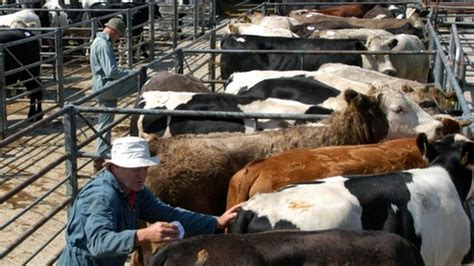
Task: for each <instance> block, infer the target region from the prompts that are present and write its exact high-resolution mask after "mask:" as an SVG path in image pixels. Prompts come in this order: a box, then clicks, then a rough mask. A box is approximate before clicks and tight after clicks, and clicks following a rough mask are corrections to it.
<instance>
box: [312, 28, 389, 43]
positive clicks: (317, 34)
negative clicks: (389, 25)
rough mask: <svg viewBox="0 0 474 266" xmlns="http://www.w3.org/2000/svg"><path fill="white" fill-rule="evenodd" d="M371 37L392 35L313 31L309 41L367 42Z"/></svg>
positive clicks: (367, 30)
mask: <svg viewBox="0 0 474 266" xmlns="http://www.w3.org/2000/svg"><path fill="white" fill-rule="evenodd" d="M371 36H393V34H392V33H390V32H388V31H386V30H380V29H337V30H315V31H314V32H313V33H312V34H311V35H310V36H309V38H310V39H336V40H344V39H357V40H361V41H367V39H368V38H369V37H371Z"/></svg>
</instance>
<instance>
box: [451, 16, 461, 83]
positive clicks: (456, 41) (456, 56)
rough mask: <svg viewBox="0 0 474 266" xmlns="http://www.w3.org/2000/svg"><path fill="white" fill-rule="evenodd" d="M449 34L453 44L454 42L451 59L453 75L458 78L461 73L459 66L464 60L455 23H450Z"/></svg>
mask: <svg viewBox="0 0 474 266" xmlns="http://www.w3.org/2000/svg"><path fill="white" fill-rule="evenodd" d="M451 36H453V37H452V39H453V44H454V47H455V49H454V53H453V60H454V65H453V67H454V75H455V76H456V77H457V78H460V76H461V73H462V72H463V70H462V69H461V66H462V65H463V64H462V63H463V62H462V61H463V60H464V51H463V49H462V45H461V41H460V40H459V32H458V28H457V26H456V24H453V25H451Z"/></svg>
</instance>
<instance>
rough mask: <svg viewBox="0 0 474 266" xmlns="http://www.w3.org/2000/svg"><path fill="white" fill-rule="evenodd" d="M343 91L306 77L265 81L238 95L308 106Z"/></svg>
mask: <svg viewBox="0 0 474 266" xmlns="http://www.w3.org/2000/svg"><path fill="white" fill-rule="evenodd" d="M340 93H341V91H339V90H336V89H334V88H333V87H330V86H328V85H326V84H324V83H322V82H319V81H317V80H314V79H310V78H306V77H290V78H275V79H265V80H262V81H260V82H259V83H257V84H255V86H253V87H251V88H249V89H248V90H243V91H241V92H239V93H238V95H244V96H252V97H257V98H278V99H284V100H293V101H298V102H302V103H306V104H320V103H322V102H324V101H325V100H327V99H328V98H330V97H336V96H338V95H339V94H340Z"/></svg>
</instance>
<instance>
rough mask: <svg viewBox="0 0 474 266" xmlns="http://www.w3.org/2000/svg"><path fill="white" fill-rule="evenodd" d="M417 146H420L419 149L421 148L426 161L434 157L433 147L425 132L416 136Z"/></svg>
mask: <svg viewBox="0 0 474 266" xmlns="http://www.w3.org/2000/svg"><path fill="white" fill-rule="evenodd" d="M416 146H418V150H420V153H421V156H422V157H423V159H424V160H425V161H429V160H430V158H432V155H433V154H432V147H431V144H430V143H429V141H428V137H427V136H426V134H425V133H420V134H418V136H417V137H416Z"/></svg>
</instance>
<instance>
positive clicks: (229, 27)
mask: <svg viewBox="0 0 474 266" xmlns="http://www.w3.org/2000/svg"><path fill="white" fill-rule="evenodd" d="M227 30H228V31H229V33H239V30H238V29H237V27H236V26H235V25H234V23H232V22H229V23H228V24H227Z"/></svg>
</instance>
